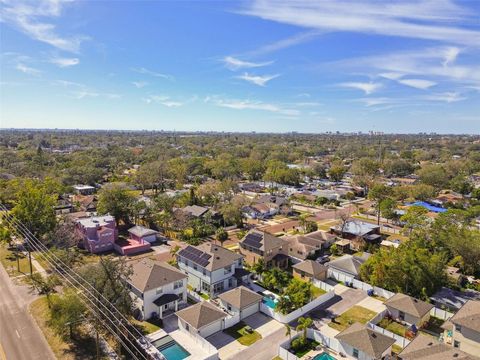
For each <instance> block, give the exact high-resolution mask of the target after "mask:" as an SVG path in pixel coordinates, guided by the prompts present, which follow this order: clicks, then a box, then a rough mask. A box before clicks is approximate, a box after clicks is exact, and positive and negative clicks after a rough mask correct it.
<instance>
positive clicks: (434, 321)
mask: <svg viewBox="0 0 480 360" xmlns="http://www.w3.org/2000/svg"><path fill="white" fill-rule="evenodd" d="M444 322H445V321H444V320H442V319H439V318H437V317H433V316H431V317H430V319H429V320H428V322H427V323H426V324H425V325H424V327H423V329H421V330H420V331H422V330H424V331H425V332H427V333H429V334H430V335H432V333H433V334H436V335H440V334H443V329H442V325H443V323H444Z"/></svg>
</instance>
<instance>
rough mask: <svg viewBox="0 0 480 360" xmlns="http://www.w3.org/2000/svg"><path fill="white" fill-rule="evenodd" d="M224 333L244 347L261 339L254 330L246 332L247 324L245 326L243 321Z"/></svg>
mask: <svg viewBox="0 0 480 360" xmlns="http://www.w3.org/2000/svg"><path fill="white" fill-rule="evenodd" d="M224 331H225V332H226V333H227V334H228V335H230V336H231V337H233V338H235V339H236V340H237V341H238V342H239V343H240V344H242V345H245V346H249V345H252V344H253V343H254V342H256V341H257V340H260V339H261V338H262V335H260V334H259V333H258V332H256V331H255V330H253V331H252V332H248V331H247V324H245V323H244V322H243V321H240V322H239V323H238V324H236V325H235V326H232V327H230V328H228V329H226V330H224Z"/></svg>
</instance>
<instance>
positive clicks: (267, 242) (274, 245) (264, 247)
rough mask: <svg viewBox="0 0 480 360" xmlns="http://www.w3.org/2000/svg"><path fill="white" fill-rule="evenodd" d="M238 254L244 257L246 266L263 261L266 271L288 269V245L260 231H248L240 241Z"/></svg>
mask: <svg viewBox="0 0 480 360" xmlns="http://www.w3.org/2000/svg"><path fill="white" fill-rule="evenodd" d="M239 245H240V253H241V254H242V255H243V256H245V261H246V262H247V263H248V264H251V265H253V264H255V263H257V262H258V260H259V259H263V261H264V262H265V266H266V267H267V269H269V268H272V267H279V268H283V269H285V268H287V267H288V244H287V243H286V242H285V240H284V239H281V238H278V237H276V236H274V235H272V234H269V233H267V232H264V231H260V230H256V229H253V230H250V231H249V232H248V233H247V234H246V235H245V236H244V238H243V239H242V240H241V241H240V244H239Z"/></svg>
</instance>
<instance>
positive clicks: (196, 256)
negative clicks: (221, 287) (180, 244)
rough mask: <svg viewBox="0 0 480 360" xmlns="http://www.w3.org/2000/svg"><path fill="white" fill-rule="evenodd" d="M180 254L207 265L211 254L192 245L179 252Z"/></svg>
mask: <svg viewBox="0 0 480 360" xmlns="http://www.w3.org/2000/svg"><path fill="white" fill-rule="evenodd" d="M179 255H181V256H184V257H185V258H187V259H188V260H190V261H192V262H194V263H196V264H198V265H200V266H202V267H205V266H207V265H208V263H209V259H210V258H211V255H209V254H207V253H204V252H203V251H201V250H199V249H195V248H194V247H192V246H187V247H186V248H185V249H183V250H182V251H180V252H179Z"/></svg>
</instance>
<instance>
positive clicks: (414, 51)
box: [0, 0, 480, 133]
mask: <svg viewBox="0 0 480 360" xmlns="http://www.w3.org/2000/svg"><path fill="white" fill-rule="evenodd" d="M0 1H1V3H2V6H1V23H0V26H1V48H0V51H1V55H0V56H1V58H0V60H1V74H0V75H1V79H0V80H1V94H0V116H1V117H0V125H1V127H5V128H9V127H22V128H23V127H26V128H82V129H149V130H150V129H154V130H160V129H163V130H217V131H257V132H270V131H271V132H286V131H299V132H324V131H337V130H338V131H364V132H366V131H369V130H374V131H385V132H422V131H426V132H439V133H479V132H480V25H479V23H478V18H479V16H480V1H476V0H471V1H469V0H465V1H453V0H418V1H409V0H404V1H388V2H387V1H359V0H344V1H341V0H340V1H339V0H322V1H317V2H314V1H309V0H298V1H294V2H293V1H288V0H277V1H267V0H264V1H245V2H243V1H209V2H204V1H191V2H189V1H153V0H152V1H123V0H117V1H103V0H102V1H100V0H98V1H97V0H90V1H72V0H69V1H62V0H36V1H25V0H0Z"/></svg>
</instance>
